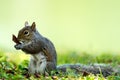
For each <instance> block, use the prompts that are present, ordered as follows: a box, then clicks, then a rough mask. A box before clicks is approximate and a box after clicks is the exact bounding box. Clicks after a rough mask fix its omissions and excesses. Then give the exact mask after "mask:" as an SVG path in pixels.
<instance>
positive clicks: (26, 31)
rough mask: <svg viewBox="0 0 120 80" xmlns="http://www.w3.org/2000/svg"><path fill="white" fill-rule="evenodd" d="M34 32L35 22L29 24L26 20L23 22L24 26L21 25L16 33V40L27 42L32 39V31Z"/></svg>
mask: <svg viewBox="0 0 120 80" xmlns="http://www.w3.org/2000/svg"><path fill="white" fill-rule="evenodd" d="M35 32H36V24H35V22H33V23H32V25H31V26H30V25H29V24H28V22H27V21H26V22H25V27H23V28H22V29H21V30H20V31H19V33H18V37H17V39H18V41H19V42H21V43H28V42H29V41H31V40H32V38H33V36H34V33H35Z"/></svg>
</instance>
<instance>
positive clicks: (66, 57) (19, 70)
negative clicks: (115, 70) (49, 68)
mask: <svg viewBox="0 0 120 80" xmlns="http://www.w3.org/2000/svg"><path fill="white" fill-rule="evenodd" d="M10 54H12V53H10ZM10 54H8V53H4V52H0V80H1V79H5V80H52V79H55V80H58V79H60V80H78V79H79V80H94V79H97V80H105V79H108V80H119V79H120V77H119V76H114V75H112V76H108V77H103V76H102V75H96V76H95V75H93V74H90V75H88V76H85V77H84V76H82V75H81V74H80V75H75V74H74V73H73V72H72V71H70V70H68V74H57V75H52V76H47V77H43V76H40V78H36V77H35V76H34V75H32V76H30V77H29V78H26V77H27V76H26V75H25V73H26V72H27V70H26V69H27V66H28V62H29V61H28V56H27V58H26V59H25V58H24V60H21V61H20V62H18V60H19V59H21V58H20V55H21V54H23V53H21V54H12V56H13V57H12V56H11V57H8V56H9V55H10ZM15 55H17V56H15ZM18 55H19V56H18ZM22 57H23V55H22ZM17 59H18V60H17ZM66 63H72V64H74V63H81V64H94V63H104V64H111V65H113V66H117V65H118V64H120V55H119V54H116V55H114V54H111V53H102V54H98V55H95V54H90V53H77V52H74V51H69V52H65V53H62V54H58V65H61V64H66Z"/></svg>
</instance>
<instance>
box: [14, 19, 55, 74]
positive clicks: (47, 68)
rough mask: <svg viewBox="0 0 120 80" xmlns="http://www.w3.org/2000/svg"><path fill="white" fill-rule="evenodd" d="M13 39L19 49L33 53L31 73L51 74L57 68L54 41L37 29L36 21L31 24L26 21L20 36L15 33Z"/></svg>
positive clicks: (29, 69)
mask: <svg viewBox="0 0 120 80" xmlns="http://www.w3.org/2000/svg"><path fill="white" fill-rule="evenodd" d="M12 40H13V41H14V42H15V43H16V45H15V46H14V47H15V48H16V49H17V50H22V51H23V52H25V53H26V54H30V55H31V59H30V62H29V66H28V72H29V74H35V73H39V74H45V73H46V72H47V73H49V74H50V72H51V71H52V70H56V65H57V54H56V50H55V47H54V45H53V43H52V42H51V41H50V40H49V39H47V38H46V37H43V36H42V35H41V34H40V33H39V32H38V31H37V29H36V24H35V22H33V23H32V25H31V26H30V25H29V24H28V22H27V21H26V22H25V26H24V27H23V28H22V29H21V30H20V31H19V33H18V36H17V37H16V36H15V35H13V38H12Z"/></svg>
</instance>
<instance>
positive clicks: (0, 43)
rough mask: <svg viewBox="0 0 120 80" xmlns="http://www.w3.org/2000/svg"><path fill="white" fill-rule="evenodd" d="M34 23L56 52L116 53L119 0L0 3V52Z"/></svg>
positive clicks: (12, 0)
mask: <svg viewBox="0 0 120 80" xmlns="http://www.w3.org/2000/svg"><path fill="white" fill-rule="evenodd" d="M25 21H28V22H29V23H30V24H32V22H36V25H37V28H38V31H39V32H40V33H41V34H42V35H44V36H46V37H47V38H49V39H50V40H51V41H52V42H53V43H54V45H55V47H56V49H57V51H64V50H73V51H80V52H82V51H85V52H93V53H94V52H116V53H119V52H120V36H119V35H120V0H0V39H1V40H0V47H1V48H0V49H5V50H12V51H16V50H15V49H14V47H13V46H14V43H13V42H12V34H15V35H17V34H18V31H19V30H20V29H21V28H22V27H24V22H25Z"/></svg>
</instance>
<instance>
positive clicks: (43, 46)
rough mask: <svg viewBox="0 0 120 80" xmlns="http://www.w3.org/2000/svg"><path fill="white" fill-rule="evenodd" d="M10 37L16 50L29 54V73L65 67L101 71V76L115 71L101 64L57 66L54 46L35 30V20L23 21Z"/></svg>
mask: <svg viewBox="0 0 120 80" xmlns="http://www.w3.org/2000/svg"><path fill="white" fill-rule="evenodd" d="M12 39H13V41H14V42H15V43H16V45H15V46H14V47H15V48H16V49H17V50H22V51H24V52H25V53H26V54H30V55H31V59H30V62H29V66H28V73H29V74H35V73H38V74H50V72H51V71H53V70H58V71H62V72H66V71H67V68H70V69H72V70H75V71H76V72H77V73H85V74H90V73H93V74H100V73H102V74H103V76H109V75H112V74H113V73H116V70H114V69H113V68H112V67H110V66H103V65H81V64H65V65H61V66H57V54H56V50H55V47H54V45H53V43H52V42H51V41H50V40H49V39H47V38H45V37H43V36H42V35H41V34H40V33H39V32H38V31H37V29H36V24H35V22H33V23H32V25H29V24H28V22H25V26H24V27H23V28H22V29H21V30H20V31H19V33H18V36H17V37H16V36H15V35H13V38H12Z"/></svg>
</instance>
